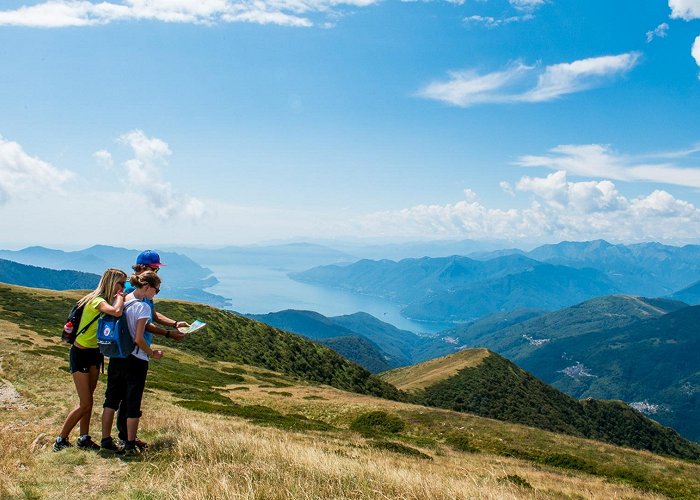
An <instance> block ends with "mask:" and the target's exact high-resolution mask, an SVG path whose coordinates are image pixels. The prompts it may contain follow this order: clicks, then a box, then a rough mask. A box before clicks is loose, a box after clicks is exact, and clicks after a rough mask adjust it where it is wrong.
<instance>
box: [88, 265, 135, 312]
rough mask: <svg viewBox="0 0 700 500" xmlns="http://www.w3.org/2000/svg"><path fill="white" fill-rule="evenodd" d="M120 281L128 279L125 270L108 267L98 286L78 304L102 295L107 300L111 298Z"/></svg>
mask: <svg viewBox="0 0 700 500" xmlns="http://www.w3.org/2000/svg"><path fill="white" fill-rule="evenodd" d="M120 281H126V273H125V272H124V271H122V270H121V269H112V268H110V269H107V270H106V271H105V272H104V273H102V277H101V278H100V282H99V283H98V284H97V288H95V290H94V291H92V292H90V293H88V294H87V295H86V296H85V297H83V298H82V299H80V300H79V301H78V305H79V306H84V305H85V304H88V303H90V302H91V301H92V300H94V299H96V298H97V297H102V298H103V299H105V300H107V301H109V300H111V299H112V297H114V296H115V295H116V293H117V283H119V282H120Z"/></svg>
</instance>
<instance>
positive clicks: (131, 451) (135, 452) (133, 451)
mask: <svg viewBox="0 0 700 500" xmlns="http://www.w3.org/2000/svg"><path fill="white" fill-rule="evenodd" d="M140 456H141V450H140V449H139V447H138V446H136V445H135V444H130V443H126V446H124V457H125V458H139V457H140Z"/></svg>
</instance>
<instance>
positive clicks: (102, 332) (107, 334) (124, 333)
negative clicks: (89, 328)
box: [97, 300, 141, 358]
mask: <svg viewBox="0 0 700 500" xmlns="http://www.w3.org/2000/svg"><path fill="white" fill-rule="evenodd" d="M136 302H141V301H138V300H135V301H133V302H131V303H130V304H128V305H126V306H124V311H123V312H122V315H121V317H119V318H117V317H115V316H112V315H109V314H105V315H104V316H102V318H100V321H99V323H97V345H98V346H99V347H100V352H101V353H102V354H104V355H105V356H107V357H108V358H126V357H127V356H129V354H131V353H132V352H133V350H134V347H136V343H135V342H134V338H133V337H132V336H131V332H129V325H128V323H127V322H126V314H125V313H126V310H127V309H128V308H129V307H130V306H131V305H133V304H135V303H136Z"/></svg>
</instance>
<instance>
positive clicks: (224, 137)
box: [0, 0, 700, 248]
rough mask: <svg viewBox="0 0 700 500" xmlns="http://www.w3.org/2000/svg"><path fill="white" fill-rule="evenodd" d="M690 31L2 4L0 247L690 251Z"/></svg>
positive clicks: (696, 101)
mask: <svg viewBox="0 0 700 500" xmlns="http://www.w3.org/2000/svg"><path fill="white" fill-rule="evenodd" d="M698 37H700V0H644V1H643V2H640V1H638V0H634V1H632V0H619V1H618V0H616V1H609V0H608V1H598V0H586V1H574V0H568V1H564V0H510V1H507V0H478V1H477V0H464V1H453V2H445V1H433V2H430V1H422V2H398V1H383V2H382V1H373V0H349V1H340V0H305V1H299V0H275V1H270V0H260V1H259V2H253V3H251V2H239V1H234V0H105V1H101V2H96V1H87V0H82V1H68V0H52V1H5V2H3V3H2V5H1V7H0V63H1V64H2V72H1V73H0V103H1V107H0V109H1V111H0V137H1V138H0V231H2V234H3V236H2V238H0V244H1V246H4V247H10V248H13V247H20V246H24V245H30V244H44V245H54V246H56V245H61V246H67V245H68V246H85V245H89V244H93V243H96V242H100V243H107V244H138V245H144V244H153V245H157V244H175V243H179V244H188V245H189V244H198V243H203V244H238V243H252V242H259V241H270V240H285V239H306V240H310V239H311V240H313V239H315V240H319V239H329V238H338V239H357V238H368V239H382V240H386V241H390V240H394V241H400V240H417V239H465V238H470V239H493V238H498V239H507V240H512V241H513V242H514V243H515V244H517V243H518V242H523V243H524V242H528V243H537V242H555V241H559V240H563V239H569V240H586V239H594V238H605V239H608V240H610V241H621V242H634V241H648V240H657V241H664V242H669V243H687V242H693V243H698V242H700V236H699V235H700V194H699V190H700V127H698V118H697V117H698V111H700V79H699V74H700V67H699V66H700V41H699V40H700V38H698ZM139 221H144V222H143V223H139ZM69 228H72V229H69ZM69 231H70V233H71V234H72V236H71V237H70V238H69V237H68V236H67V234H69V233H68V232H69ZM67 240H70V241H67Z"/></svg>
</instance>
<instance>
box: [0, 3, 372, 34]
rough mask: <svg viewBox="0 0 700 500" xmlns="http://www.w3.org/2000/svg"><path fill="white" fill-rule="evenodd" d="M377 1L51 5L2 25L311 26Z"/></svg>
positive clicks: (18, 12) (28, 9) (15, 12)
mask: <svg viewBox="0 0 700 500" xmlns="http://www.w3.org/2000/svg"><path fill="white" fill-rule="evenodd" d="M375 1H376V0H304V1H297V0H259V1H255V2H248V1H245V0H122V1H111V2H109V1H100V2H96V1H88V0H47V1H44V2H41V3H37V4H34V5H28V6H27V5H25V6H21V7H19V8H16V9H12V10H3V11H0V25H10V26H26V27H40V28H62V27H69V26H73V27H75V26H78V27H80V26H94V25H100V24H109V23H113V22H118V21H160V22H166V23H193V24H216V23H236V22H247V23H257V24H277V25H282V26H311V25H312V24H313V22H312V20H311V19H309V16H311V15H314V14H318V13H328V14H332V13H333V12H334V9H336V8H342V7H365V6H368V5H371V4H373V3H374V2H375Z"/></svg>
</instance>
